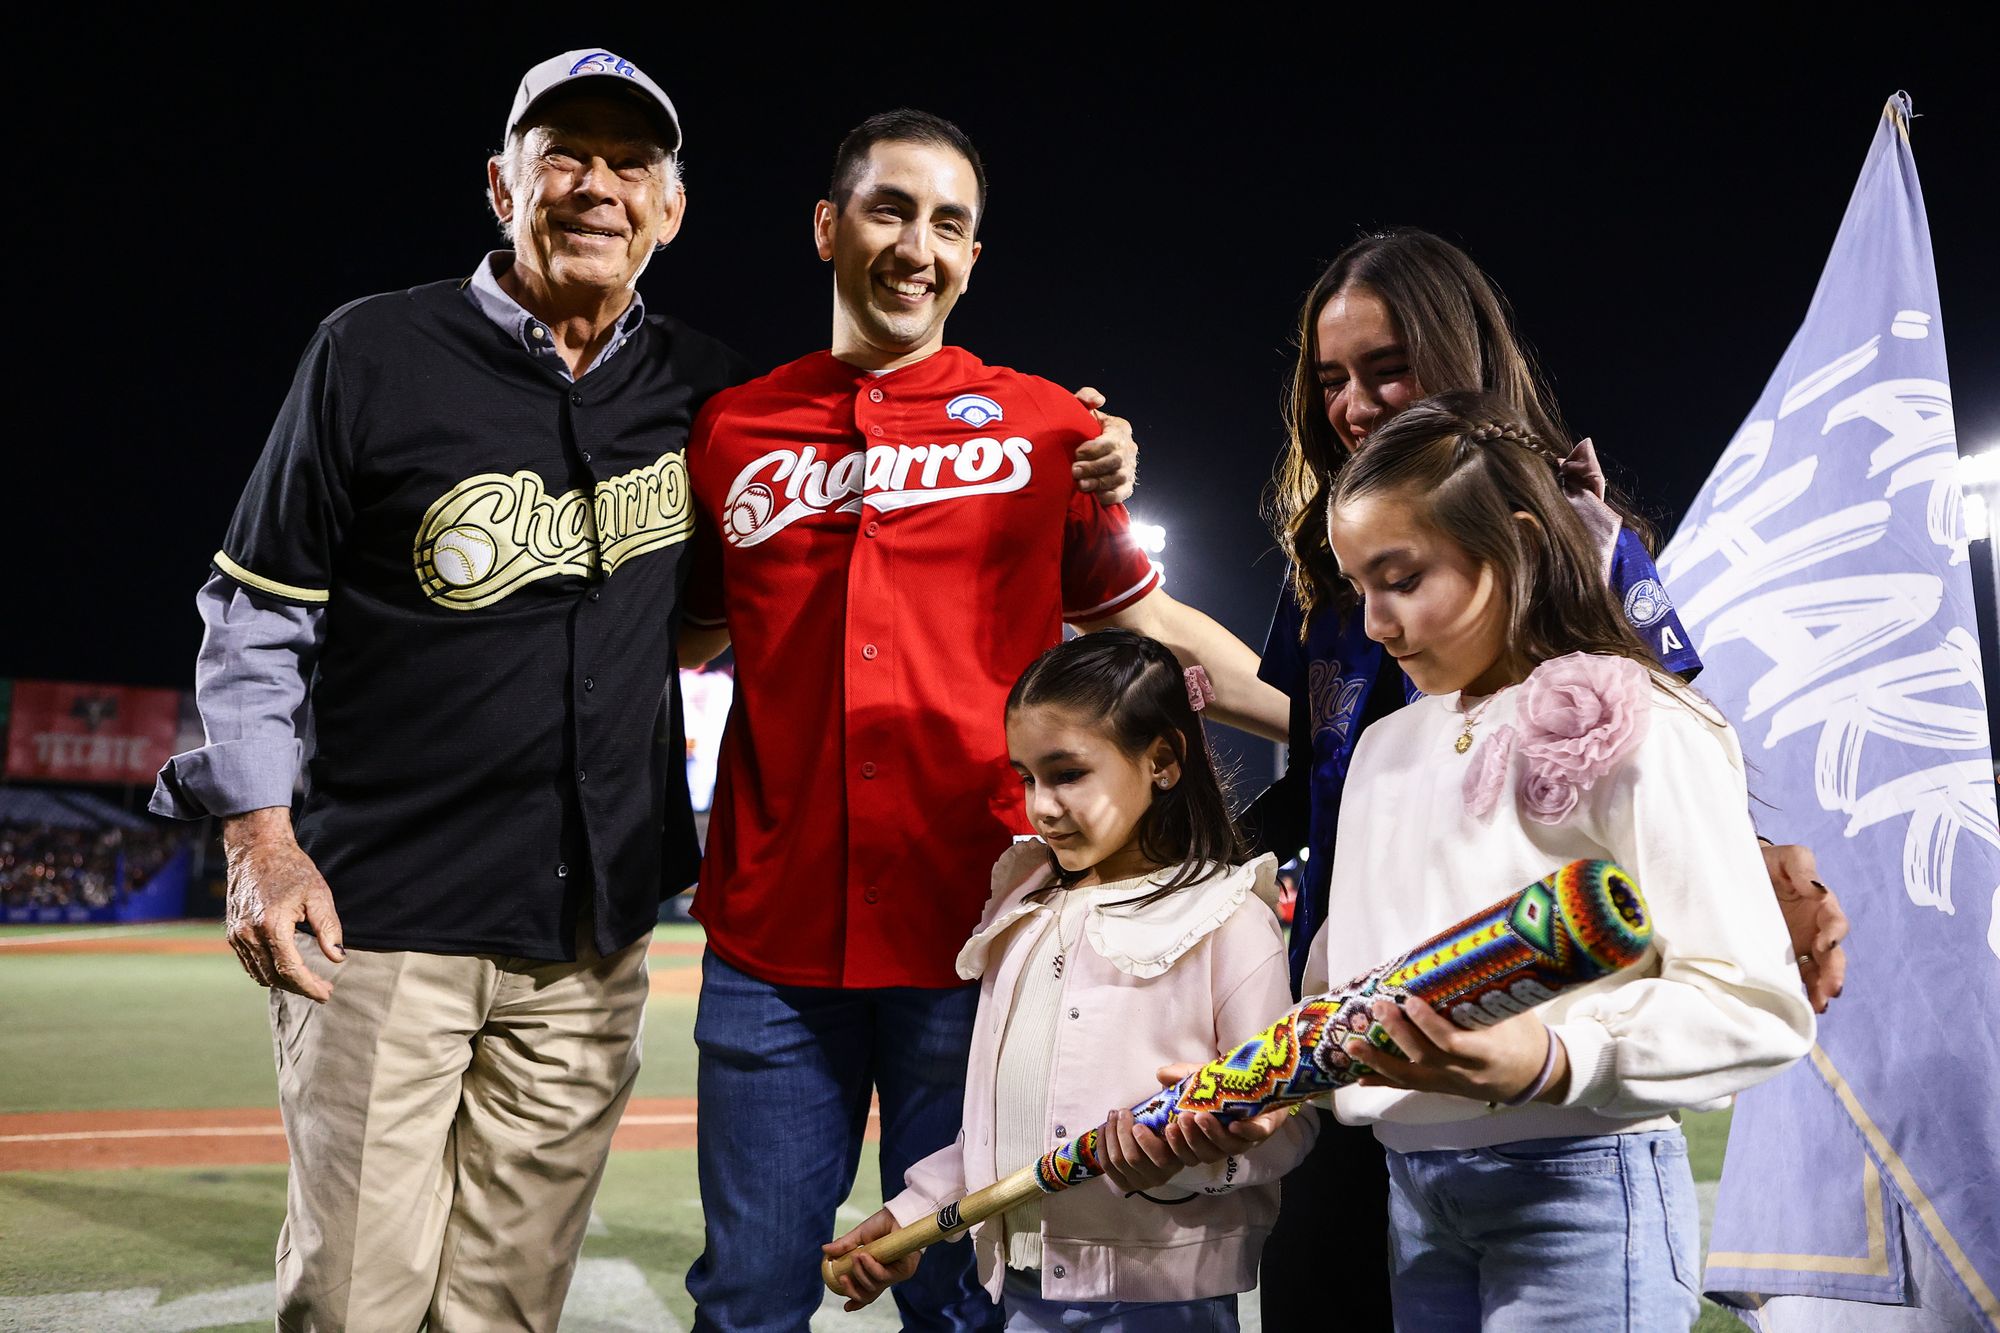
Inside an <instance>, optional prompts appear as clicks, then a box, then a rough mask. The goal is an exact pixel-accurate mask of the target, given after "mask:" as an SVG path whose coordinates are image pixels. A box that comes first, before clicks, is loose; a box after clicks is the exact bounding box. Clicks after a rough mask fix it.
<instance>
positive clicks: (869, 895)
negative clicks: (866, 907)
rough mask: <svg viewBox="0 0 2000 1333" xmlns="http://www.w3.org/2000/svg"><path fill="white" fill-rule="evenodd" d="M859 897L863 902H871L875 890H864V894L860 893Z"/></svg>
mask: <svg viewBox="0 0 2000 1333" xmlns="http://www.w3.org/2000/svg"><path fill="white" fill-rule="evenodd" d="M861 898H862V901H864V902H871V903H872V902H874V901H875V890H873V889H870V890H868V892H866V893H864V894H862V895H861Z"/></svg>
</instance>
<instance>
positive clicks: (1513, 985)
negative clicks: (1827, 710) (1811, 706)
mask: <svg viewBox="0 0 2000 1333" xmlns="http://www.w3.org/2000/svg"><path fill="white" fill-rule="evenodd" d="M1652 937H1653V926H1652V921H1651V920H1650V919H1649V917H1648V916H1647V913H1646V900H1645V898H1644V897H1642V896H1641V895H1640V893H1639V886H1638V885H1637V884H1636V883H1634V882H1633V880H1632V877H1631V876H1630V875H1628V874H1626V873H1625V872H1624V871H1623V870H1621V869H1619V868H1618V867H1617V866H1615V865H1613V864H1612V863H1611V862H1609V861H1572V862H1570V863H1569V864H1568V865H1566V866H1564V867H1563V868H1562V869H1560V870H1558V871H1556V872H1555V873H1554V874H1552V875H1549V876H1548V877H1546V878H1544V879H1539V880H1537V881H1535V882H1534V883H1533V884H1530V885H1529V886H1528V887H1527V888H1525V889H1522V890H1521V891H1520V892H1519V893H1517V894H1515V895H1513V896H1512V897H1510V898H1507V899H1504V900H1503V901H1501V902H1497V903H1495V904H1494V905H1493V906H1491V907H1489V908H1487V909H1486V910H1485V911H1483V912H1480V913H1478V914H1477V915H1474V916H1470V917H1467V918H1466V919H1465V920H1463V921H1461V922H1459V923H1458V924H1457V925H1455V926H1453V927H1452V928H1451V929H1450V930H1446V931H1441V932H1440V933H1438V934H1436V935H1434V936H1432V937H1431V938H1430V939H1428V940H1425V941H1424V942H1423V943H1422V944H1420V945H1418V946H1417V947H1416V948H1415V949H1412V950H1411V951H1410V952H1408V953H1406V954H1404V955H1402V956H1401V957H1400V958H1396V959H1394V960H1392V961H1390V962H1387V963H1384V964H1382V965H1381V966H1380V967H1377V968H1375V969H1374V970H1372V971H1370V972H1367V973H1365V974H1363V975H1362V976H1359V977H1356V978H1355V979H1354V980H1353V981H1350V982H1348V983H1347V984H1346V985H1345V986H1341V987H1339V988H1337V989H1335V990H1331V991H1328V992H1327V993H1326V994H1324V995H1318V996H1314V997H1313V998H1312V999H1310V1000H1306V1001H1304V1002H1303V1003H1301V1004H1299V1005H1298V1006H1297V1007H1295V1008H1294V1009H1292V1010H1291V1012H1289V1013H1287V1014H1285V1015H1284V1017H1282V1018H1280V1019H1279V1020H1278V1021H1277V1022H1275V1023H1273V1024H1271V1026H1270V1027H1268V1028H1266V1029H1264V1031H1263V1032H1261V1033H1259V1034H1258V1035H1257V1036H1255V1037H1252V1038H1251V1039H1250V1040H1248V1041H1246V1042H1244V1043H1243V1044H1242V1045H1241V1046H1238V1047H1237V1048H1236V1049H1235V1050H1233V1051H1231V1052H1230V1053H1229V1054H1227V1055H1224V1056H1221V1057H1219V1058H1217V1059H1214V1060H1211V1061H1209V1062H1208V1063H1207V1064H1205V1065H1203V1066H1202V1067H1201V1068H1200V1069H1197V1070H1196V1071H1195V1072H1194V1073H1192V1074H1190V1075H1188V1076H1187V1077H1186V1078H1184V1079H1182V1080H1181V1081H1180V1082H1179V1083H1178V1084H1176V1085H1174V1086H1173V1087H1171V1088H1165V1089H1162V1090H1161V1091H1159V1092H1157V1093H1154V1094H1153V1095H1152V1096H1150V1097H1148V1098H1146V1099H1145V1100H1144V1101H1142V1102H1140V1103H1139V1104H1138V1105H1136V1106H1134V1107H1133V1108H1132V1116H1133V1118H1134V1119H1135V1120H1136V1121H1137V1122H1138V1123H1139V1124H1142V1125H1144V1126H1146V1128H1148V1129H1150V1130H1152V1131H1153V1132H1154V1133H1156V1134H1160V1133H1164V1132H1165V1131H1166V1127H1167V1125H1168V1124H1169V1123H1170V1122H1171V1121H1172V1120H1173V1118H1174V1116H1176V1115H1178V1114H1180V1113H1181V1112H1184V1111H1185V1112H1197V1111H1209V1112H1212V1113H1214V1115H1215V1117H1216V1118H1217V1119H1218V1120H1221V1121H1224V1122H1225V1123H1226V1122H1229V1121H1233V1120H1247V1119H1249V1118H1250V1117H1252V1116H1256V1115H1261V1114H1263V1113H1264V1112H1266V1111H1272V1110H1276V1109H1278V1108H1279V1107H1284V1106H1290V1105H1293V1104H1294V1103H1297V1102H1302V1101H1305V1100H1306V1099H1308V1098H1310V1097H1318V1096H1321V1095H1323V1094H1325V1093H1328V1092H1331V1091H1333V1090H1334V1089H1335V1088H1340V1087H1345V1086H1346V1085H1347V1084H1350V1083H1352V1082H1354V1081H1355V1080H1356V1079H1358V1078H1360V1077H1361V1076H1362V1075H1364V1074H1366V1073H1368V1072H1369V1070H1368V1066H1367V1065H1365V1064H1363V1063H1361V1062H1360V1061H1357V1060H1355V1059H1354V1058H1353V1057H1351V1056H1350V1055H1348V1053H1347V1051H1346V1050H1345V1049H1344V1046H1343V1043H1345V1042H1346V1041H1348V1040H1350V1039H1352V1038H1354V1037H1362V1038H1365V1039H1366V1040H1368V1041H1369V1042H1371V1043H1372V1044H1374V1045H1375V1046H1376V1047H1378V1048H1380V1049H1383V1050H1388V1051H1392V1052H1395V1053H1396V1054H1399V1055H1400V1054H1401V1052H1399V1051H1396V1047H1395V1043H1394V1042H1392V1041H1391V1040H1390V1038H1389V1034H1388V1033H1387V1031H1386V1030H1384V1028H1383V1027H1382V1025H1381V1024H1380V1023H1378V1022H1377V1021H1376V1020H1375V1018H1374V1016H1373V1015H1372V1014H1371V1013H1370V1012H1369V1005H1370V1004H1371V1003H1372V1002H1373V1001H1375V1000H1378V999H1388V1000H1395V1001H1397V1002H1398V1003H1405V1002H1408V1001H1413V1000H1414V1001H1422V1002H1423V1003H1426V1004H1428V1005H1430V1006H1431V1007H1432V1008H1434V1009H1436V1010H1437V1011H1438V1012H1439V1013H1441V1014H1443V1015H1445V1016H1446V1017H1447V1018H1449V1019H1450V1020H1451V1021H1452V1022H1454V1023H1456V1024H1457V1025H1458V1026H1459V1027H1462V1028H1478V1027H1488V1026H1491V1025H1492V1024H1494V1023H1497V1022H1499V1021H1500V1020H1502V1019H1504V1018H1509V1017H1512V1016H1513V1015H1515V1014H1519V1013H1525V1012H1527V1011H1528V1010H1529V1009H1532V1008H1534V1007H1535V1006H1536V1005H1538V1004H1541V1003H1543V1002H1545V1001H1547V1000H1551V999H1554V998H1555V997H1556V996H1557V995H1558V994H1560V993H1562V992H1563V991H1566V990H1569V989H1572V988H1573V987H1576V986H1581V985H1583V984H1585V983H1586V982H1591V981H1596V980H1597V979H1598V978H1600V977H1605V976H1609V975H1611V974H1612V973H1613V972H1617V971H1620V970H1622V969H1624V968H1627V967H1630V966H1631V965H1632V964H1634V963H1636V962H1638V961H1639V959H1640V957H1641V956H1642V955H1643V954H1644V953H1645V952H1646V946H1647V945H1648V943H1650V942H1651V940H1652ZM1103 1130H1104V1127H1103V1126H1102V1125H1099V1126H1098V1127H1097V1128H1096V1129H1092V1130H1088V1131H1086V1132H1084V1133H1082V1134H1079V1135H1078V1136H1077V1137H1075V1138H1073V1139H1071V1140H1069V1141H1068V1142H1067V1143H1062V1144H1059V1145H1057V1146H1056V1147H1055V1148H1052V1149H1051V1150H1050V1151H1048V1152H1047V1153H1045V1154H1043V1156H1042V1158H1041V1159H1040V1160H1039V1161H1037V1162H1035V1163H1033V1164H1032V1165H1029V1166H1024V1167H1022V1168H1021V1169H1020V1170H1018V1171H1016V1172H1014V1173H1013V1174H1012V1175H1010V1176H1008V1177H1006V1178H1005V1179H1004V1180H1000V1181H996V1182H995V1183H993V1184H991V1185H988V1186H987V1187H986V1188H985V1189H982V1190H976V1191H974V1192H973V1193H971V1194H968V1195H966V1196H965V1197H964V1198H963V1199H959V1200H956V1201H954V1202H952V1203H949V1204H946V1205H945V1206H944V1207H943V1208H942V1209H940V1210H939V1211H938V1212H937V1213H936V1214H934V1215H933V1216H930V1217H927V1218H924V1219H923V1220H922V1221H919V1222H913V1223H911V1224H910V1225H909V1226H906V1227H902V1228H899V1229H898V1230H896V1231H893V1232H891V1233H890V1234H889V1235H886V1236H883V1237H880V1238H879V1239H877V1240H874V1241H871V1242H869V1244H867V1245H866V1246H863V1247H862V1250H865V1251H866V1252H867V1253H868V1254H869V1255H871V1256H873V1257H874V1258H876V1259H878V1260H880V1261H882V1262H883V1263H893V1262H895V1261H896V1260H897V1259H900V1258H902V1257H903V1256H905V1255H907V1254H911V1253H914V1252H915V1251H917V1250H921V1249H924V1248H926V1247H927V1246H930V1245H933V1244H935V1243H937V1242H938V1241H940V1240H951V1239H954V1238H956V1237H957V1236H958V1235H960V1234H961V1233H962V1232H964V1231H965V1230H966V1229H967V1228H969V1227H971V1226H973V1225H974V1224H975V1223H978V1222H981V1221H984V1220H985V1219H986V1218H989V1217H992V1216H994V1215H995V1214H997V1213H1002V1212H1005V1211H1007V1210H1008V1209H1009V1208H1018V1207H1020V1206H1021V1205H1023V1204H1025V1203H1028V1202H1030V1201H1031V1200H1037V1199H1039V1198H1040V1197H1041V1196H1042V1195H1044V1194H1054V1193H1056V1192H1057V1191H1058V1190H1066V1189H1068V1188H1069V1187H1070V1186H1072V1185H1076V1184H1079V1183H1081V1182H1083V1181H1086V1180H1089V1179H1091V1178H1092V1177H1094V1176H1100V1175H1103V1174H1104V1162H1103V1158H1102V1157H1101V1156H1100V1146H1101V1142H1100V1141H1101V1136H1102V1134H1103ZM862 1250H854V1251H850V1252H849V1253H847V1254H844V1255H841V1256H840V1257H839V1258H838V1259H828V1260H827V1261H825V1263H824V1264H823V1265H822V1266H821V1270H820V1272H821V1276H822V1277H824V1278H825V1279H826V1284H827V1286H828V1287H831V1288H832V1289H833V1290H834V1291H835V1292H839V1291H840V1287H839V1286H838V1279H839V1278H841V1277H842V1276H844V1275H845V1274H846V1273H847V1271H848V1270H849V1269H850V1268H852V1267H853V1266H854V1257H855V1255H856V1254H858V1253H861V1252H862Z"/></svg>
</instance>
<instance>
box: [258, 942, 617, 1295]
mask: <svg viewBox="0 0 2000 1333" xmlns="http://www.w3.org/2000/svg"><path fill="white" fill-rule="evenodd" d="M586 934H587V932H586ZM298 943H299V951H300V953H301V954H303V955H304V957H305V959H306V962H307V964H308V965H309V966H310V967H311V968H312V969H313V971H314V972H316V973H318V974H319V975H320V976H323V977H331V978H333V979H334V987H333V998H332V999H330V1000H328V1001H327V1002H326V1003H325V1004H323V1005H321V1004H315V1003H314V1002H313V1001H311V1000H308V999H305V998H303V997H301V996H298V995H293V994H291V993H289V992H286V991H278V990H273V991H272V992H271V1033H272V1039H273V1044H274V1046H275V1047H276V1051H277V1062H278V1095H279V1100H280V1102H281V1103H282V1105H283V1108H284V1117H285V1138H286V1141H287V1142H288V1143H289V1144H290V1146H291V1156H292V1170H291V1183H290V1187H289V1191H288V1197H287V1200H286V1209H285V1226H284V1230H283V1231H281V1232H280V1233H279V1236H278V1327H279V1328H280V1329H281V1330H286V1331H288V1333H322V1331H323V1330H337V1329H353V1330H356V1333H414V1330H416V1329H418V1328H420V1327H423V1326H425V1321H426V1320H428V1326H429V1327H430V1328H432V1329H437V1330H444V1331H445V1333H461V1331H462V1330H463V1331H471V1330H485V1329H510V1330H511V1329H534V1330H542V1329H554V1328H555V1327H556V1320H557V1318H558V1317H559V1316H560V1315H561V1313H562V1305H563V1298H564V1296H565V1295H566V1294H567V1293H568V1291H569V1281H570V1275H571V1274H572V1272H574V1270H575V1268H576V1261H577V1254H578V1251H579V1250H581V1249H582V1247H583V1232H584V1227H585V1225H586V1223H587V1222H588V1221H589V1218H590V1203H591V1200H592V1199H593V1198H594V1197H595V1196H596V1194H597V1185H598V1181H599V1180H600V1179H601V1178H602V1176H603V1174H604V1160H605V1157H606V1155H607V1154H608V1153H609V1151H610V1148H611V1133H612V1130H613V1129H615V1128H616V1127H617V1124H618V1117H619V1115H620V1114H621V1113H622V1112H623V1111H624V1109H625V1102H626V1099H627V1098H628V1097H629V1096H630V1095H631V1091H632V1084H633V1080H634V1079H635V1078H636V1077H637V1076H638V1072H639V1037H640V1027H641V1024H642V1021H643V1019H644V1016H645V1007H646V992H647V987H646V945H647V941H645V940H640V941H639V942H637V943H635V944H633V945H631V946H630V947H629V948H626V949H623V950H621V951H619V952H618V953H616V954H614V955H612V956H611V957H609V958H603V957H599V956H598V955H597V954H596V953H595V951H588V952H585V953H582V954H580V955H579V957H578V960H577V961H576V962H573V963H543V962H537V961H534V960H531V959H524V958H504V957H497V956H492V955H472V956H456V955H450V954H431V953H408V952H399V953H372V952H367V951H364V950H360V949H349V950H348V951H347V961H346V962H344V963H341V964H340V965H339V966H337V967H336V966H335V965H333V964H331V963H329V962H328V961H327V960H326V957H325V955H323V954H322V953H320V951H319V947H318V945H317V944H316V943H315V942H314V941H313V940H312V939H311V937H309V936H306V935H303V934H302V935H300V936H299V937H298Z"/></svg>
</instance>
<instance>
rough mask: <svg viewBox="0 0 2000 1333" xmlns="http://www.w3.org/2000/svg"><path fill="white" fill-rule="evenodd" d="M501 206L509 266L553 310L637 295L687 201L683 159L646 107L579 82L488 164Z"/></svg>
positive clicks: (534, 300) (497, 207) (618, 304)
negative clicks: (649, 263) (510, 247)
mask: <svg viewBox="0 0 2000 1333" xmlns="http://www.w3.org/2000/svg"><path fill="white" fill-rule="evenodd" d="M486 173H487V184H488V186H489V188H490V190H491V193H492V201H493V211H494V213H495V215H497V216H498V217H499V219H500V222H501V224H502V225H503V226H504V227H505V228H506V229H507V234H508V236H509V237H510V238H512V240H513V242H514V266H513V269H512V271H511V273H510V274H509V275H508V276H509V277H510V278H511V279H512V280H513V283H512V284H509V285H518V286H519V287H520V288H521V294H520V299H522V302H523V304H524V305H527V306H528V307H529V308H530V309H537V308H538V307H539V308H542V309H546V310H547V311H548V313H549V314H551V315H554V314H556V313H557V312H565V311H575V312H577V313H583V312H585V311H587V310H589V309H590V308H591V307H593V306H596V307H602V308H605V309H607V310H608V311H609V313H613V314H615V313H616V312H618V311H620V310H623V308H624V306H625V304H626V303H627V301H628V300H629V299H630V293H631V291H632V288H633V285H634V284H635V283H637V282H638V280H639V275H640V274H641V273H642V272H644V271H645V268H646V262H647V261H648V260H649V259H651V258H652V255H653V251H654V249H655V248H656V247H658V246H662V245H665V244H666V243H667V242H668V241H670V240H672V239H673V237H674V234H675V233H676V232H678V231H679V230H680V226H681V218H682V216H683V215H684V213H685V212H686V209H687V194H686V191H685V190H683V189H682V187H681V183H680V178H679V171H678V168H677V164H676V163H675V161H674V158H673V155H672V154H670V153H669V152H668V151H667V150H666V148H665V147H664V146H663V144H662V143H661V140H660V131H659V130H658V128H656V125H655V122H654V121H653V120H652V118H650V117H649V116H648V115H647V113H646V110H645V108H644V106H643V105H642V104H641V103H640V102H639V101H638V100H637V99H636V98H634V97H631V96H629V95H626V94H624V93H623V92H621V91H620V90H618V89H615V88H613V89H607V90H603V91H597V90H593V89H590V88H588V87H582V88H578V89H576V90H575V91H573V92H566V93H564V94H561V95H559V96H556V97H551V98H548V99H546V100H545V101H544V102H543V103H541V104H540V105H537V106H536V107H535V108H534V110H533V111H532V112H531V113H530V114H529V115H528V117H527V118H526V119H525V120H523V121H522V123H521V125H520V127H519V129H518V132H517V137H516V138H514V139H512V140H510V141H509V142H508V144H507V147H506V150H505V151H504V152H502V153H499V154H496V155H495V156H494V157H493V158H492V160H491V161H489V162H488V163H487V168H486Z"/></svg>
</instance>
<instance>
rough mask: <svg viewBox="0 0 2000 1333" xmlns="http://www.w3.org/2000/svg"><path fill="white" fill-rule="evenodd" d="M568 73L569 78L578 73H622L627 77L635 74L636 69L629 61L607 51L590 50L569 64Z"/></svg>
mask: <svg viewBox="0 0 2000 1333" xmlns="http://www.w3.org/2000/svg"><path fill="white" fill-rule="evenodd" d="M569 73H570V77H571V78H575V77H576V76H577V75H579V74H623V75H624V76H625V77H626V78H628V79H629V78H631V77H632V76H633V75H635V74H637V73H638V71H637V70H635V69H634V68H632V62H631V61H629V60H621V59H620V58H619V57H617V56H614V55H612V54H611V53H610V52H609V51H592V52H591V53H590V54H589V55H587V56H585V57H584V58H583V59H581V60H579V61H577V62H576V63H575V64H574V65H571V66H570V67H569Z"/></svg>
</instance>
